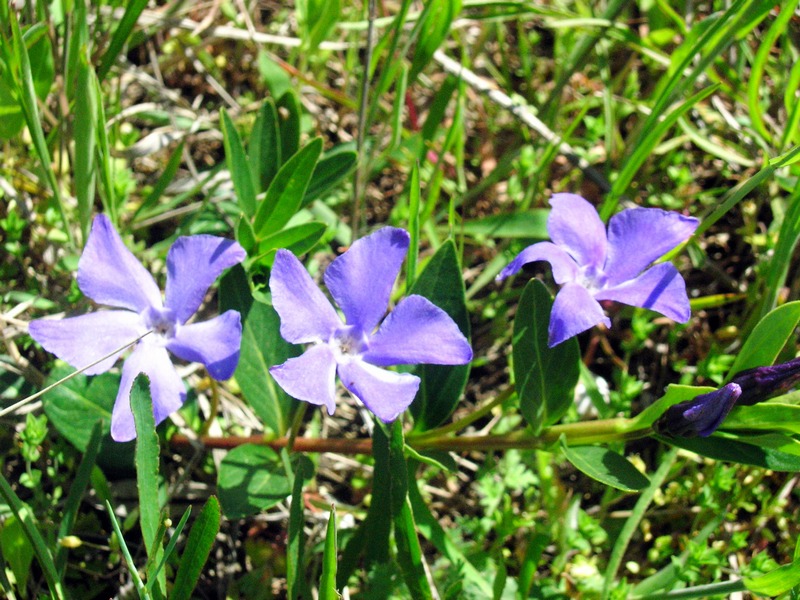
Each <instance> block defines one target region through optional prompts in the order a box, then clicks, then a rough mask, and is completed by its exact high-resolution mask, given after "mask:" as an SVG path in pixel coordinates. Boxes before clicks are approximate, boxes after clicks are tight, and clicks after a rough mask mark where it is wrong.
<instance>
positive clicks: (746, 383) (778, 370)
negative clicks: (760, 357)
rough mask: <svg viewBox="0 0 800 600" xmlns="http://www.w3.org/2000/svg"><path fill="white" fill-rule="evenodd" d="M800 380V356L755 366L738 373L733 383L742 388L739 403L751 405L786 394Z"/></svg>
mask: <svg viewBox="0 0 800 600" xmlns="http://www.w3.org/2000/svg"><path fill="white" fill-rule="evenodd" d="M799 381H800V358H795V359H794V360H790V361H789V362H785V363H781V364H779V365H773V366H771V367H754V368H752V369H746V370H744V371H741V372H739V373H737V374H736V375H735V376H734V377H733V379H732V380H731V382H732V383H736V384H738V385H739V387H741V388H742V395H741V397H740V398H739V404H742V405H750V404H755V403H757V402H761V401H763V400H766V399H768V398H770V397H771V396H776V395H780V394H785V393H786V392H788V391H789V390H790V389H792V388H793V387H794V386H795V384H796V383H797V382H799Z"/></svg>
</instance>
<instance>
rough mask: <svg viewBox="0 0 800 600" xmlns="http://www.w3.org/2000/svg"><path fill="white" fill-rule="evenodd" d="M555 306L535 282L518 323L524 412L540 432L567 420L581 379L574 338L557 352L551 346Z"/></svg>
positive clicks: (516, 361)
mask: <svg viewBox="0 0 800 600" xmlns="http://www.w3.org/2000/svg"><path fill="white" fill-rule="evenodd" d="M552 306H553V301H552V299H551V298H550V293H549V292H548V291H547V289H546V288H545V287H544V285H543V284H542V283H541V282H540V281H538V280H531V281H530V282H528V284H527V285H526V286H525V291H524V292H523V293H522V298H521V299H520V302H519V307H518V308H517V316H516V317H515V319H514V354H513V358H514V380H515V382H516V388H517V395H518V396H519V399H520V411H521V412H522V414H523V416H524V417H525V419H526V420H527V421H528V424H529V425H530V426H531V427H532V428H533V429H534V431H537V432H539V431H541V430H542V429H544V428H545V427H547V426H548V425H552V424H553V423H556V422H557V421H558V420H559V419H561V417H562V416H564V413H565V412H566V411H567V410H568V409H569V406H570V404H571V403H572V393H573V390H574V389H575V385H576V384H577V383H578V376H579V370H578V360H579V356H578V343H577V341H576V340H575V339H574V338H571V339H569V340H567V341H565V342H563V343H561V344H559V345H557V346H555V347H553V348H550V347H549V346H548V343H547V327H548V324H549V323H550V310H551V308H552Z"/></svg>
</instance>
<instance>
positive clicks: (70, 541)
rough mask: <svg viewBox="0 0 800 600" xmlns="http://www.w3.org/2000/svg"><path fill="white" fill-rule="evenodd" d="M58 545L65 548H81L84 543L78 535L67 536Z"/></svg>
mask: <svg viewBox="0 0 800 600" xmlns="http://www.w3.org/2000/svg"><path fill="white" fill-rule="evenodd" d="M58 543H59V544H60V545H61V546H62V547H64V548H80V547H81V546H82V545H83V541H82V540H81V538H79V537H78V536H76V535H65V536H64V537H62V538H61V539H60V540H58Z"/></svg>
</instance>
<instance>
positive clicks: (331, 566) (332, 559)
mask: <svg viewBox="0 0 800 600" xmlns="http://www.w3.org/2000/svg"><path fill="white" fill-rule="evenodd" d="M336 565H337V562H336V509H335V508H334V507H333V506H331V514H330V517H328V529H327V531H326V533H325V550H324V552H323V554H322V577H321V578H320V581H319V600H339V598H340V596H339V592H338V591H337V590H336Z"/></svg>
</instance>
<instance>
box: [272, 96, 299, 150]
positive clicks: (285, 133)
mask: <svg viewBox="0 0 800 600" xmlns="http://www.w3.org/2000/svg"><path fill="white" fill-rule="evenodd" d="M277 108H278V126H279V128H280V139H281V160H282V161H284V162H285V161H287V160H288V159H290V158H291V157H292V156H294V155H295V154H297V149H298V148H299V147H300V114H301V112H302V109H301V107H300V98H298V96H297V92H295V91H294V90H293V89H291V88H290V89H289V90H288V91H287V92H286V93H285V94H284V95H283V96H281V97H280V98H279V99H278V104H277ZM281 109H283V110H281Z"/></svg>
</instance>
